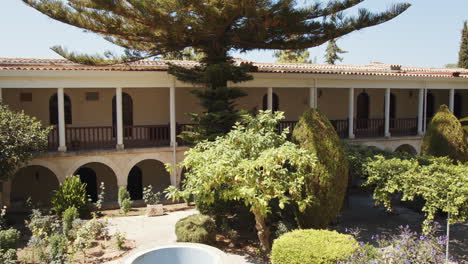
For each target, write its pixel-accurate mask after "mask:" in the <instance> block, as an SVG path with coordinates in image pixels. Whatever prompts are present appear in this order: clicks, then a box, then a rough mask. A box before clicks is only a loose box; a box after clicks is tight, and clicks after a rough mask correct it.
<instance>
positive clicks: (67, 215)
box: [62, 207, 79, 236]
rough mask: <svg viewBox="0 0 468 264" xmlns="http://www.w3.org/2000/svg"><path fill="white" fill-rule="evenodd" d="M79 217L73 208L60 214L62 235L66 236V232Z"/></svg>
mask: <svg viewBox="0 0 468 264" xmlns="http://www.w3.org/2000/svg"><path fill="white" fill-rule="evenodd" d="M78 217H79V214H78V210H77V209H76V208H75V207H70V208H68V209H67V210H65V211H64V212H63V214H62V225H63V234H64V235H66V236H68V232H69V231H70V229H71V228H72V224H73V221H74V220H75V219H77V218H78Z"/></svg>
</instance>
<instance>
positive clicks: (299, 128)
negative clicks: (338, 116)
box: [293, 109, 348, 228]
mask: <svg viewBox="0 0 468 264" xmlns="http://www.w3.org/2000/svg"><path fill="white" fill-rule="evenodd" d="M293 141H294V142H296V143H298V144H299V146H300V147H301V148H303V149H306V150H307V151H309V152H310V153H311V154H313V155H315V156H317V159H318V162H317V164H316V165H315V166H314V167H313V168H312V172H310V173H308V174H307V175H306V178H305V195H312V196H314V197H316V198H317V200H315V201H314V203H313V204H312V205H310V206H309V207H308V208H307V209H306V210H305V211H304V212H303V213H300V214H299V217H298V218H299V221H300V224H301V226H302V227H305V228H324V227H326V226H328V224H329V223H330V222H331V221H333V219H335V217H336V216H337V214H338V213H339V212H340V210H341V206H342V205H343V200H344V197H345V194H346V188H347V186H348V162H347V160H346V155H345V152H344V148H343V143H342V142H341V140H340V138H339V137H338V134H337V133H336V131H335V129H334V127H333V126H332V124H331V123H330V121H328V119H327V118H326V116H325V115H323V114H321V113H320V112H319V111H318V110H316V109H310V110H307V111H305V112H304V113H303V114H302V116H301V118H300V119H299V122H298V123H297V125H296V127H295V128H294V132H293Z"/></svg>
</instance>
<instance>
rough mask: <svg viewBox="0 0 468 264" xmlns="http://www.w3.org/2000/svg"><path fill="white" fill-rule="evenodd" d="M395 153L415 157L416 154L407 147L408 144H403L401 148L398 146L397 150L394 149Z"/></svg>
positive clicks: (411, 147)
mask: <svg viewBox="0 0 468 264" xmlns="http://www.w3.org/2000/svg"><path fill="white" fill-rule="evenodd" d="M395 152H404V153H409V154H411V155H417V154H418V152H417V151H416V149H415V148H414V147H413V146H411V145H409V144H403V145H401V146H399V147H398V148H396V149H395Z"/></svg>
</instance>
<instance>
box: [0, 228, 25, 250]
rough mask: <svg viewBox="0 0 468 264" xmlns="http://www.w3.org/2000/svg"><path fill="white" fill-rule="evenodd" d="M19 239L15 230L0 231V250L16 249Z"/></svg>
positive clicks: (18, 233)
mask: <svg viewBox="0 0 468 264" xmlns="http://www.w3.org/2000/svg"><path fill="white" fill-rule="evenodd" d="M19 237H20V232H19V231H18V230H16V229H13V228H10V229H7V230H0V249H3V250H8V249H16V247H17V246H18V241H19Z"/></svg>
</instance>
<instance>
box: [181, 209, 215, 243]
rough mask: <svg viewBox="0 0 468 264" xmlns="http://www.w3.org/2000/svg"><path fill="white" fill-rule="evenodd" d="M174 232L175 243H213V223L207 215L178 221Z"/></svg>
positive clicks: (193, 216)
mask: <svg viewBox="0 0 468 264" xmlns="http://www.w3.org/2000/svg"><path fill="white" fill-rule="evenodd" d="M175 232H176V235H177V242H192V243H202V244H211V243H213V242H214V241H215V235H216V234H215V223H214V221H213V220H212V219H211V217H209V216H207V215H201V214H195V215H191V216H188V217H185V218H183V219H180V220H179V221H178V222H177V224H176V226H175Z"/></svg>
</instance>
